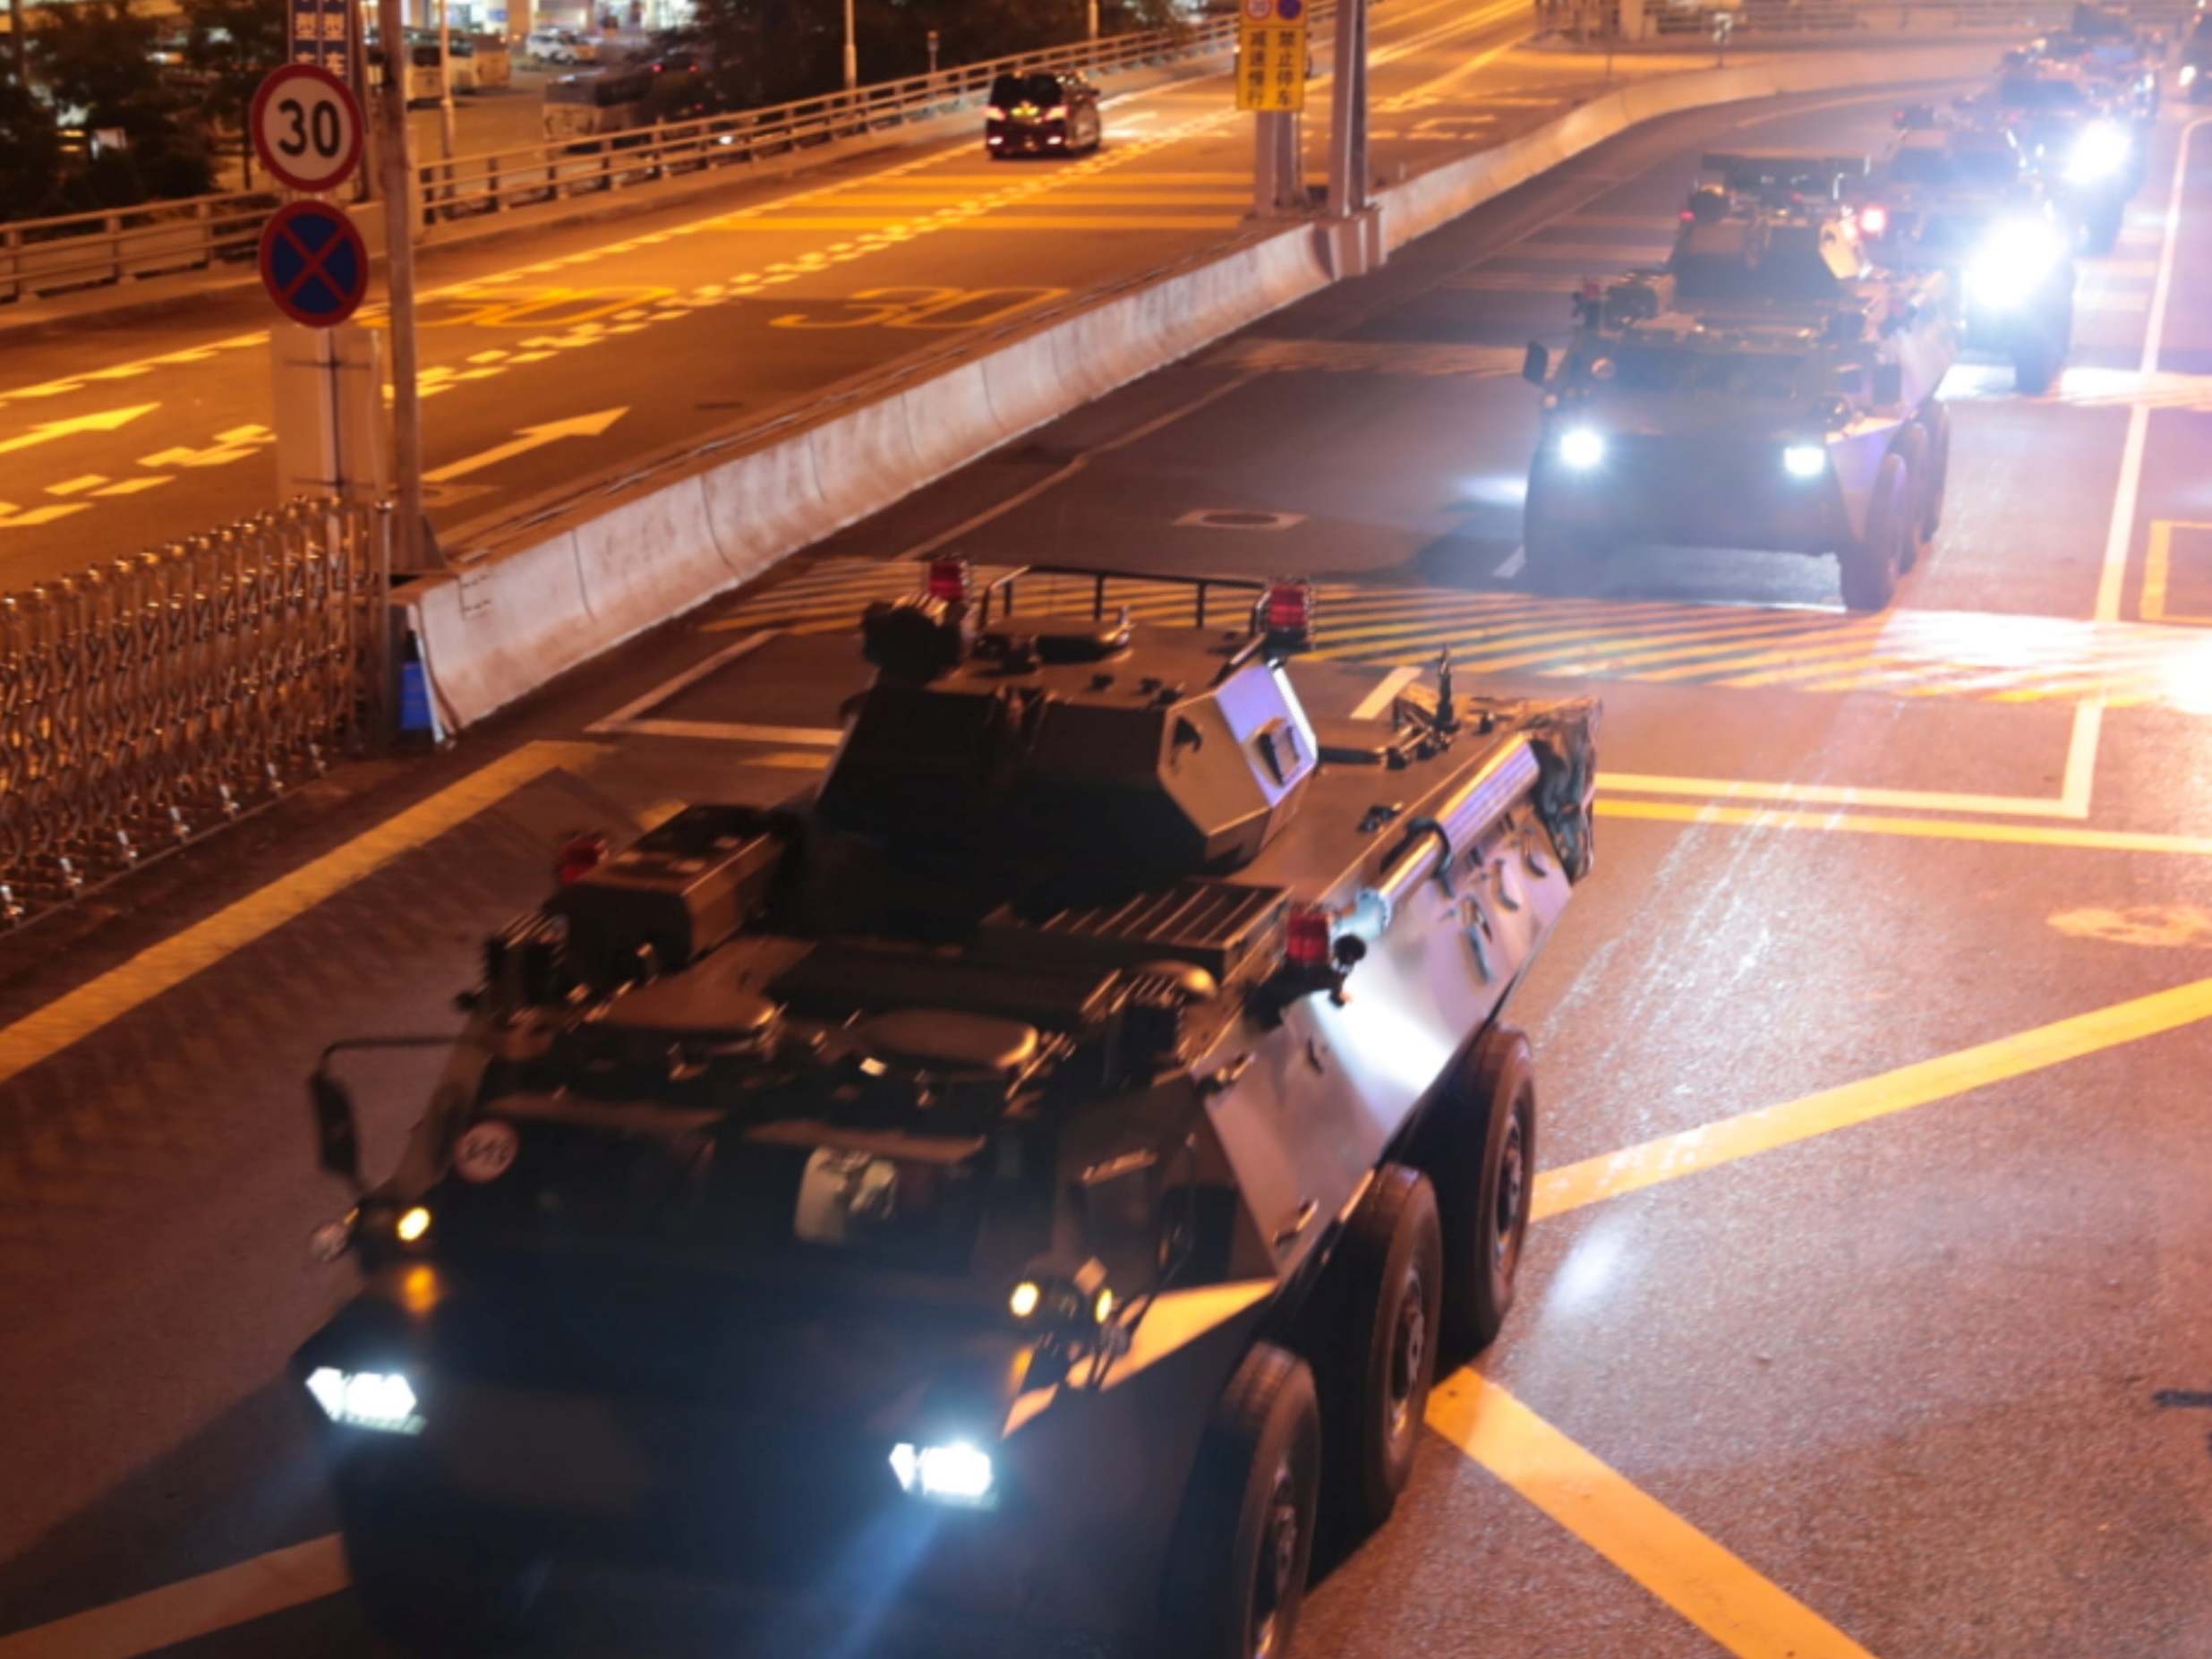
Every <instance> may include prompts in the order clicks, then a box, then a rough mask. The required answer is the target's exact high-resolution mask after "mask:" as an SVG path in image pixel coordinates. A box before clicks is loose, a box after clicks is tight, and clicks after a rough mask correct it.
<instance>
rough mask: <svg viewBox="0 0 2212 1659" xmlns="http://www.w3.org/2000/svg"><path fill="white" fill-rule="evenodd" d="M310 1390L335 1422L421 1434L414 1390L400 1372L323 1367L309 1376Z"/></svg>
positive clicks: (317, 1402)
mask: <svg viewBox="0 0 2212 1659" xmlns="http://www.w3.org/2000/svg"><path fill="white" fill-rule="evenodd" d="M307 1391H308V1392H309V1393H310V1394H312V1395H313V1396H314V1397H315V1404H317V1405H318V1406H320V1407H322V1410H323V1415H325V1416H327V1417H329V1419H330V1421H331V1422H333V1423H343V1424H346V1425H347V1426H348V1427H351V1428H356V1429H375V1430H378V1431H380V1432H382V1433H386V1434H420V1433H421V1432H423V1417H422V1414H421V1413H420V1412H418V1411H416V1410H415V1408H414V1407H415V1398H414V1390H413V1389H412V1388H410V1387H408V1386H407V1380H406V1378H405V1377H403V1376H401V1375H400V1374H399V1373H397V1372H396V1371H339V1370H337V1368H335V1367H334V1366H329V1365H320V1366H318V1367H317V1368H316V1369H315V1370H313V1371H312V1372H310V1373H308V1374H307Z"/></svg>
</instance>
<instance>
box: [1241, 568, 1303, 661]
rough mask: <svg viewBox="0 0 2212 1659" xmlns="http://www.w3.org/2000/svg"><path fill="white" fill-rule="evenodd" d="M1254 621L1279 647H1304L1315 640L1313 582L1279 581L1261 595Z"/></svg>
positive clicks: (1282, 648)
mask: <svg viewBox="0 0 2212 1659" xmlns="http://www.w3.org/2000/svg"><path fill="white" fill-rule="evenodd" d="M1253 620H1254V621H1255V622H1256V623H1257V624H1258V627H1259V631H1260V632H1261V633H1262V634H1265V635H1266V636H1267V637H1268V644H1269V645H1271V646H1275V647H1276V648H1277V650H1284V651H1303V650H1305V649H1306V648H1307V647H1308V646H1311V645H1312V643H1313V584H1312V583H1311V582H1304V581H1297V580H1283V581H1275V582H1270V583H1268V590H1267V592H1266V593H1265V594H1261V595H1260V604H1259V606H1258V609H1257V613H1256V615H1255V616H1254V619H1253Z"/></svg>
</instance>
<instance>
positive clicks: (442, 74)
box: [438, 0, 454, 184]
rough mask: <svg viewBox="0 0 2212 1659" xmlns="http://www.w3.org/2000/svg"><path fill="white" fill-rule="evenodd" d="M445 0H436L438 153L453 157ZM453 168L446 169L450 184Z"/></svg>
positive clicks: (449, 42)
mask: <svg viewBox="0 0 2212 1659" xmlns="http://www.w3.org/2000/svg"><path fill="white" fill-rule="evenodd" d="M449 10H450V7H448V4H447V3H446V0H438V153H439V154H440V156H442V157H443V158H445V159H446V160H448V161H450V160H452V159H453V149H454V145H453V31H452V29H451V27H450V22H449V19H448V12H449ZM452 179H453V170H452V169H451V168H450V167H448V169H447V170H446V180H447V183H448V184H450V183H451V182H452Z"/></svg>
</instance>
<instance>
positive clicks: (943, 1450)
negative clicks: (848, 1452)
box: [891, 1441, 996, 1509]
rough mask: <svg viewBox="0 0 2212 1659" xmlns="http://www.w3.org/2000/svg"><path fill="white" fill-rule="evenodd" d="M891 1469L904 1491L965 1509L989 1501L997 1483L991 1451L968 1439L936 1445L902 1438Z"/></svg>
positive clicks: (892, 1453) (892, 1455) (894, 1449)
mask: <svg viewBox="0 0 2212 1659" xmlns="http://www.w3.org/2000/svg"><path fill="white" fill-rule="evenodd" d="M891 1472H892V1474H893V1475H897V1476H898V1478H899V1490H900V1491H901V1492H910V1493H912V1494H913V1495H914V1496H916V1497H918V1498H927V1499H930V1500H932V1501H935V1502H937V1503H950V1504H954V1505H958V1506H960V1507H961V1508H965V1509H980V1508H982V1507H983V1506H985V1505H986V1504H988V1503H989V1502H990V1501H991V1498H992V1494H993V1492H994V1491H995V1484H996V1479H995V1470H994V1469H993V1468H992V1467H991V1454H990V1453H989V1452H987V1451H985V1450H983V1449H981V1448H979V1447H977V1446H974V1445H971V1444H969V1442H968V1441H946V1442H944V1444H943V1445H937V1446H918V1445H915V1444H914V1443H913V1442H912V1441H900V1442H899V1443H898V1444H897V1445H896V1446H893V1447H892V1449H891Z"/></svg>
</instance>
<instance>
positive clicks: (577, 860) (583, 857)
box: [553, 830, 607, 887]
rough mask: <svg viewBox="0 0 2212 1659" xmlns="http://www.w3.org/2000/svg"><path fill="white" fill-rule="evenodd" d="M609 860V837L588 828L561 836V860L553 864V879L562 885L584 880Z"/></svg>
mask: <svg viewBox="0 0 2212 1659" xmlns="http://www.w3.org/2000/svg"><path fill="white" fill-rule="evenodd" d="M606 860H607V838H606V837H605V836H604V835H601V834H594V833H593V832H591V831H588V830H578V831H576V833H575V834H570V835H565V836H563V837H562V838H561V842H560V848H559V862H557V863H556V864H555V865H554V866H553V879H554V880H555V881H557V882H559V884H560V885H562V886H564V887H565V886H567V885H568V884H569V883H570V882H576V881H582V880H583V879H584V878H585V877H586V876H588V875H590V874H591V873H592V872H593V871H594V870H595V869H597V868H599V867H600V866H601V865H602V864H603V863H605V862H606Z"/></svg>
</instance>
